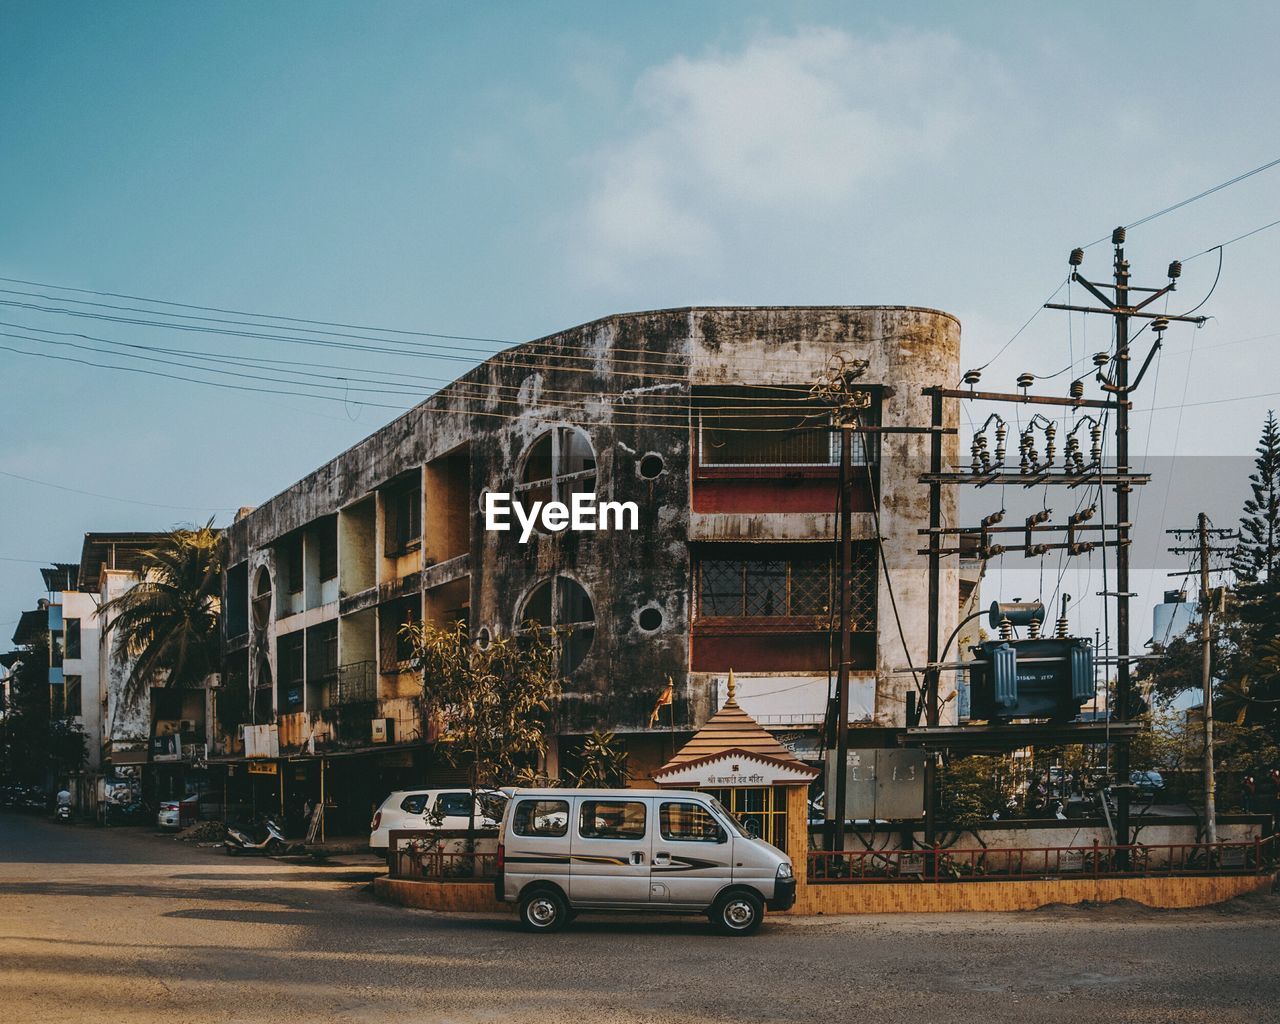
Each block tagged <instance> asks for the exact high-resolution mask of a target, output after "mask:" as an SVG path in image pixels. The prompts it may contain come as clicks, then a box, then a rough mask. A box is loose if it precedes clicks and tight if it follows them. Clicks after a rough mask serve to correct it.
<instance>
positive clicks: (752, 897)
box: [711, 890, 764, 935]
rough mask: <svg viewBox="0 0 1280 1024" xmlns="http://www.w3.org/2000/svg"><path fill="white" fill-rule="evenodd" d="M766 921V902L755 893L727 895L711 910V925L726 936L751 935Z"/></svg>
mask: <svg viewBox="0 0 1280 1024" xmlns="http://www.w3.org/2000/svg"><path fill="white" fill-rule="evenodd" d="M763 920H764V900H762V899H761V898H760V897H759V896H757V895H756V894H755V893H753V892H746V891H745V890H739V891H737V892H730V893H726V894H725V895H724V896H721V897H720V899H719V900H717V901H716V905H715V906H714V907H713V908H712V910H711V923H712V924H714V925H715V926H716V928H717V930H719V931H720V932H721V933H722V934H724V935H750V934H751V933H752V932H754V931H755V930H756V929H757V928H759V927H760V922H761V921H763Z"/></svg>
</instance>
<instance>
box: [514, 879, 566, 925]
mask: <svg viewBox="0 0 1280 1024" xmlns="http://www.w3.org/2000/svg"><path fill="white" fill-rule="evenodd" d="M568 921H569V907H568V905H567V904H566V903H565V901H564V897H563V896H561V895H560V893H558V892H557V891H556V890H555V889H538V890H536V891H534V892H531V893H529V894H528V895H526V896H525V897H523V898H522V899H521V900H520V923H521V924H522V925H524V928H525V930H526V931H531V932H558V931H559V930H560V929H561V928H563V927H564V926H565V925H566V924H567V923H568Z"/></svg>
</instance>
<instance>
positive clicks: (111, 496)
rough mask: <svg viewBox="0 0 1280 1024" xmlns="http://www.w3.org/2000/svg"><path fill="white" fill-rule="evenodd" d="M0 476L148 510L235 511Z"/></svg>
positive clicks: (4, 473) (1, 473)
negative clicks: (140, 506) (143, 507)
mask: <svg viewBox="0 0 1280 1024" xmlns="http://www.w3.org/2000/svg"><path fill="white" fill-rule="evenodd" d="M0 476H3V477H8V478H9V479H11V480H22V481H24V482H26V483H29V484H38V485H39V486H41V487H51V488H53V489H54V490H56V491H67V492H68V493H70V494H80V495H84V496H85V497H87V498H102V499H103V500H105V501H120V502H125V503H127V504H130V505H145V506H147V507H148V508H159V509H165V510H168V511H173V512H234V511H235V509H233V508H230V507H226V506H220V505H169V504H165V503H163V502H158V501H143V500H142V499H140V498H123V497H120V496H119V495H116V494H99V493H98V492H96V491H85V490H81V489H80V488H78V487H67V486H66V485H65V484H56V483H53V482H52V481H50V480H39V479H37V478H36V477H31V476H23V475H22V474H20V473H10V472H8V471H6V470H0ZM4 561H10V562H12V561H22V559H12V558H9V559H4Z"/></svg>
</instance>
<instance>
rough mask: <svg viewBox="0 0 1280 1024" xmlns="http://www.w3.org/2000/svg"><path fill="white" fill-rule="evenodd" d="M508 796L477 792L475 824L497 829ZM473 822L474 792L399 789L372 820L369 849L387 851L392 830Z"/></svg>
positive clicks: (460, 825) (460, 826) (452, 826)
mask: <svg viewBox="0 0 1280 1024" xmlns="http://www.w3.org/2000/svg"><path fill="white" fill-rule="evenodd" d="M506 803H507V798H506V797H505V796H503V795H502V794H501V793H498V792H494V791H492V790H481V791H480V792H478V793H477V794H476V803H475V827H476V828H491V829H496V828H497V827H498V823H499V822H500V821H502V812H503V810H504V809H505V807H506ZM469 824H471V793H470V791H469V790H465V789H400V790H396V792H394V793H392V794H391V795H390V796H389V797H387V798H386V799H385V800H383V801H382V806H381V807H379V808H378V810H377V811H376V812H375V813H374V815H373V821H371V822H370V823H369V848H370V849H371V850H378V851H379V852H383V853H385V852H386V849H387V845H388V841H389V833H390V832H391V831H392V830H393V829H397V830H398V829H414V830H417V831H422V832H426V831H429V830H434V829H464V828H467V826H468V825H469Z"/></svg>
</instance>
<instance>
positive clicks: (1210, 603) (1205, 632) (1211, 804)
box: [1165, 512, 1236, 845]
mask: <svg viewBox="0 0 1280 1024" xmlns="http://www.w3.org/2000/svg"><path fill="white" fill-rule="evenodd" d="M1165 532H1166V533H1170V534H1172V535H1174V536H1178V537H1181V536H1187V535H1192V536H1194V537H1195V538H1196V540H1197V543H1196V545H1195V547H1185V548H1170V549H1169V550H1170V551H1171V552H1172V553H1173V554H1175V555H1191V556H1192V557H1193V558H1195V559H1196V561H1197V562H1198V563H1199V569H1200V685H1201V687H1202V688H1203V690H1204V706H1203V711H1204V822H1205V825H1204V829H1205V842H1207V843H1209V844H1211V845H1212V844H1214V843H1217V841H1218V809H1217V783H1216V779H1215V775H1214V770H1213V675H1212V668H1211V666H1212V664H1213V612H1214V603H1215V600H1214V598H1215V594H1220V593H1221V592H1220V591H1212V590H1210V588H1209V574H1210V573H1211V572H1215V571H1221V570H1214V569H1213V568H1211V567H1210V565H1209V556H1210V555H1213V554H1229V553H1230V552H1231V551H1232V550H1233V549H1232V548H1230V547H1222V546H1213V545H1211V544H1210V543H1209V541H1210V538H1213V539H1216V540H1233V539H1235V538H1236V534H1234V533H1233V532H1232V531H1230V530H1214V529H1211V528H1210V526H1209V517H1208V516H1207V515H1205V514H1204V513H1203V512H1201V513H1200V515H1199V516H1198V517H1197V519H1196V526H1195V529H1194V530H1166V531H1165Z"/></svg>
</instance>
